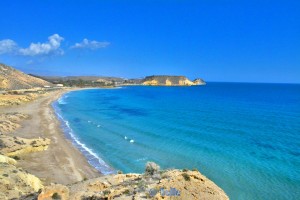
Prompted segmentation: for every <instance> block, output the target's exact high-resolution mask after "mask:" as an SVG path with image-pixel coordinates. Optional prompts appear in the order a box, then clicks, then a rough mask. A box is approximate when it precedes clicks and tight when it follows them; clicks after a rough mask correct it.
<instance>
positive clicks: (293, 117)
mask: <svg viewBox="0 0 300 200" xmlns="http://www.w3.org/2000/svg"><path fill="white" fill-rule="evenodd" d="M53 106H54V108H55V109H56V111H57V114H58V116H59V117H60V119H61V120H62V121H63V122H64V123H62V126H63V128H64V129H65V132H66V136H67V137H68V138H70V139H71V140H72V141H73V143H74V145H76V146H77V147H78V148H79V149H81V150H82V152H83V153H84V154H85V155H86V156H87V158H88V160H89V162H90V163H91V164H92V165H94V166H96V167H97V169H98V170H100V171H102V172H103V173H105V174H109V173H113V172H115V170H122V171H123V172H143V170H144V166H145V163H146V162H147V161H154V162H156V163H158V164H159V165H160V166H161V167H162V168H190V169H192V168H198V169H199V170H200V171H201V173H203V174H204V175H205V176H207V177H208V178H210V179H211V180H213V181H214V182H215V183H216V184H217V185H219V186H220V187H221V188H222V189H223V190H224V191H225V192H226V193H227V194H228V195H229V196H230V198H231V199H299V197H300V85H292V84H242V83H208V84H207V85H206V86H195V87H142V86H132V87H122V88H117V89H92V90H82V91H74V92H70V93H67V94H65V95H64V96H63V97H62V98H61V99H59V100H58V101H57V102H55V103H54V104H53Z"/></svg>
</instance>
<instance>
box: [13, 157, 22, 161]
mask: <svg viewBox="0 0 300 200" xmlns="http://www.w3.org/2000/svg"><path fill="white" fill-rule="evenodd" d="M12 158H13V159H15V160H21V158H20V157H19V156H13V157H12Z"/></svg>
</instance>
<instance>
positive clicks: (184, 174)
mask: <svg viewBox="0 0 300 200" xmlns="http://www.w3.org/2000/svg"><path fill="white" fill-rule="evenodd" d="M182 176H183V178H184V180H186V181H190V180H191V178H190V176H189V175H188V174H187V173H183V174H182Z"/></svg>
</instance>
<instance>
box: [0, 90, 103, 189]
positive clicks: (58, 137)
mask: <svg viewBox="0 0 300 200" xmlns="http://www.w3.org/2000/svg"><path fill="white" fill-rule="evenodd" d="M67 91H69V90H59V91H55V92H51V93H49V94H48V95H47V96H44V97H41V98H38V99H36V100H34V101H31V102H28V103H24V104H22V105H18V106H9V107H2V108H0V110H1V113H11V112H18V113H23V114H27V115H29V118H28V119H25V120H24V121H22V122H21V127H20V128H18V129H16V130H15V131H14V132H13V133H11V134H12V135H13V136H19V137H23V138H28V139H31V138H38V137H42V138H49V139H50V140H51V143H50V145H49V148H48V149H47V150H46V151H40V152H33V153H30V154H24V155H22V156H20V158H21V159H20V160H19V161H18V166H19V167H22V168H23V169H25V170H26V171H28V172H29V173H31V174H33V175H36V176H37V177H39V178H40V179H41V180H42V181H43V182H44V183H45V184H49V183H51V182H52V183H60V184H71V183H74V182H78V181H81V180H83V179H85V178H87V179H89V178H94V177H98V176H100V175H101V174H100V173H99V172H98V171H97V170H96V169H94V168H93V167H92V166H91V165H90V164H89V163H88V162H87V160H86V159H85V157H84V156H83V155H82V154H81V152H80V151H79V150H78V149H76V148H75V147H74V146H73V145H72V143H71V142H70V141H69V140H67V139H66V138H65V136H64V133H63V132H62V130H61V128H60V122H59V120H58V119H57V118H56V115H55V113H54V110H53V108H52V106H51V103H52V102H53V101H55V100H56V99H58V98H59V97H60V96H61V95H62V94H63V93H65V92H67Z"/></svg>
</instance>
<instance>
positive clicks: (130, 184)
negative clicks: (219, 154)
mask: <svg viewBox="0 0 300 200" xmlns="http://www.w3.org/2000/svg"><path fill="white" fill-rule="evenodd" d="M16 163H17V161H16V160H15V159H12V158H9V157H7V156H3V155H0V172H1V174H0V183H1V184H0V199H23V200H29V199H38V200H46V199H47V200H48V199H62V200H67V199H72V200H89V199H90V200H95V199H99V200H100V199H168V198H170V197H172V198H176V199H206V200H207V199H208V200H215V199H220V200H223V199H229V198H228V196H227V195H226V194H225V192H224V191H223V190H222V189H220V188H219V187H218V186H217V185H216V184H214V183H213V182H212V181H210V180H209V179H207V178H206V177H205V176H203V175H202V174H201V173H200V172H199V171H197V170H192V171H191V170H177V169H174V170H159V168H158V166H157V165H156V164H154V163H151V162H149V163H147V166H146V170H145V173H144V174H116V175H107V176H101V177H99V178H95V179H90V180H83V181H81V182H78V183H74V184H71V185H61V184H54V183H53V184H50V185H48V186H44V185H43V184H42V181H41V180H40V179H39V178H37V177H36V176H34V175H32V174H29V173H27V172H26V171H24V170H22V169H21V168H18V167H16V166H15V165H16Z"/></svg>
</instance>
